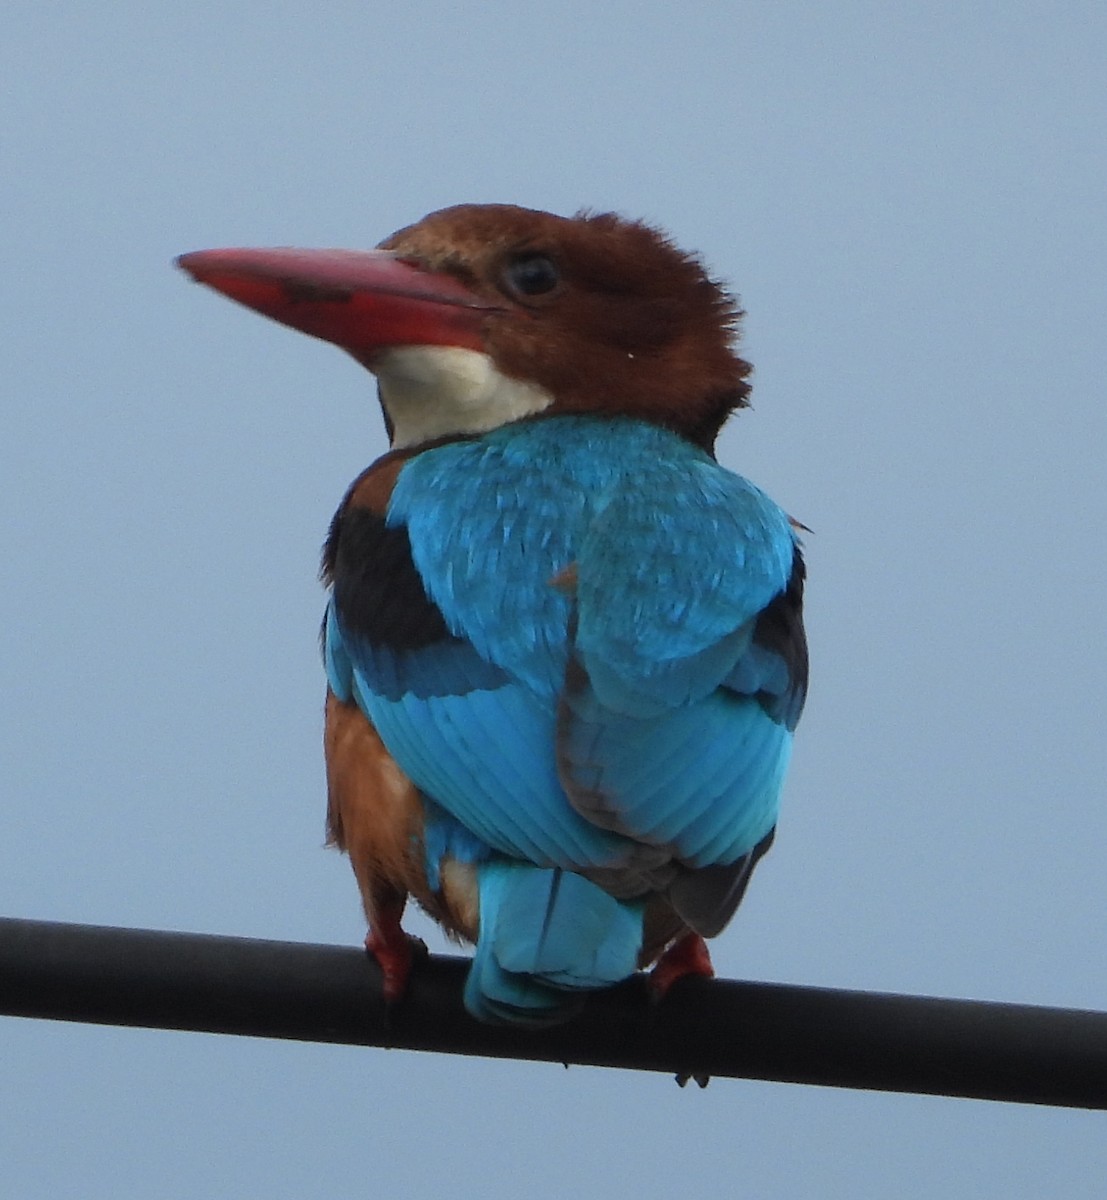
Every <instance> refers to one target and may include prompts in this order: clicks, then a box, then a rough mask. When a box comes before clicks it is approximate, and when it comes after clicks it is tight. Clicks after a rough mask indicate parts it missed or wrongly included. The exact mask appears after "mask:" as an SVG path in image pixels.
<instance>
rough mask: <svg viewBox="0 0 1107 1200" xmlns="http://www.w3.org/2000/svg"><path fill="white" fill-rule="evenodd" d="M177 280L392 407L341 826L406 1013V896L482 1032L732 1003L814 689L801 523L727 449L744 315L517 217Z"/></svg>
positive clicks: (561, 227) (226, 258)
mask: <svg viewBox="0 0 1107 1200" xmlns="http://www.w3.org/2000/svg"><path fill="white" fill-rule="evenodd" d="M179 262H180V265H181V266H182V267H183V268H184V269H185V270H186V271H188V272H189V273H190V274H191V275H192V276H193V277H194V278H195V279H197V280H199V281H200V282H201V283H205V284H208V285H209V286H211V287H213V288H215V289H216V290H218V291H220V292H222V293H224V294H225V295H227V296H229V297H231V298H232V299H235V300H238V301H240V302H241V303H243V304H245V305H248V306H249V307H251V308H254V309H256V310H257V311H259V312H262V313H264V314H266V315H267V316H270V317H273V318H275V319H276V320H278V321H282V322H284V323H285V324H286V325H291V326H293V327H294V328H296V329H300V330H302V331H304V332H306V333H310V334H313V335H314V336H316V337H319V338H323V339H325V340H327V341H330V342H333V343H335V344H337V345H338V346H341V347H342V348H343V349H345V350H347V351H349V352H350V353H351V354H352V355H353V356H354V357H355V358H356V359H357V360H358V361H359V362H361V363H363V364H364V365H365V366H366V367H367V368H368V369H369V370H370V371H372V372H373V373H374V374H375V375H376V377H377V380H378V385H379V390H380V399H381V404H382V407H383V410H384V419H385V423H386V425H387V428H388V432H389V435H390V438H391V449H390V450H389V452H388V453H387V454H385V455H384V456H383V457H382V458H380V459H378V460H377V462H375V463H374V464H373V465H372V466H370V467H369V468H368V469H367V470H365V471H364V472H363V473H362V474H361V475H360V476H358V478H357V479H356V480H354V482H353V484H352V485H351V486H350V488H349V490H348V491H347V493H346V496H345V498H344V499H343V501H342V503H341V505H340V506H339V509H338V512H337V514H336V515H335V517H334V520H333V522H332V523H331V527H330V533H329V535H328V537H327V541H326V547H325V549H324V553H323V578H324V581H325V582H326V584H327V585H328V587H329V588H330V600H329V604H328V607H327V612H326V617H325V620H324V626H323V644H324V657H325V661H326V672H327V681H328V684H329V688H328V692H327V702H326V728H325V748H326V762H327V782H328V792H329V801H328V829H329V833H330V837H331V839H332V841H333V842H334V843H335V844H337V845H338V846H340V847H341V848H342V849H344V850H345V851H346V852H347V853H348V854H349V856H350V859H351V862H352V864H353V868H354V872H355V874H356V876H357V881H358V885H359V887H360V890H361V895H362V900H363V903H364V907H365V913H366V916H367V918H368V921H369V927H370V932H369V936H368V938H367V939H366V945H367V946H368V948H369V949H370V950H371V951H372V953H373V954H374V955H375V957H376V959H377V960H378V962H379V963H380V966H381V968H382V970H383V973H384V985H385V994H386V996H387V997H388V998H390V999H398V998H399V997H400V996H401V995H402V993H403V990H404V987H405V984H406V981H407V978H408V973H409V971H410V969H411V962H412V946H411V942H410V940H409V939H408V937H407V936H406V935H405V933H404V932H403V930H402V929H401V925H400V918H401V915H402V913H403V909H404V905H405V902H406V900H407V898H408V897H409V896H414V897H415V899H416V900H417V901H418V902H419V904H420V905H421V906H422V907H423V908H424V909H425V910H426V911H427V912H428V913H429V914H430V915H431V916H432V917H434V918H435V919H436V920H437V921H439V922H440V923H441V924H442V925H443V927H444V928H445V929H446V930H447V932H448V933H450V934H451V935H453V936H455V937H458V938H461V939H463V940H465V941H467V942H471V943H473V944H474V945H475V947H476V950H475V953H474V958H473V964H472V968H471V970H470V973H469V978H468V982H467V984H466V991H465V1002H466V1005H467V1007H468V1008H469V1010H470V1012H472V1013H473V1014H474V1015H475V1016H477V1017H479V1018H481V1019H482V1020H488V1021H509V1022H518V1023H524V1024H533V1025H542V1024H546V1023H549V1022H553V1021H559V1020H564V1019H566V1018H568V1017H570V1016H571V1015H572V1014H573V1013H574V1012H576V1011H577V1010H578V1008H579V1006H580V1005H581V1004H582V1003H583V999H584V996H585V995H586V993H587V992H588V991H589V990H592V989H597V988H602V987H606V986H608V985H610V984H613V983H616V982H618V981H619V980H622V979H624V978H626V977H627V976H629V975H631V974H633V973H634V972H635V971H636V970H639V969H641V968H645V967H648V966H650V965H651V964H656V966H654V974H653V978H654V980H655V982H656V984H657V986H658V987H659V989H661V990H664V989H665V988H666V987H667V986H668V985H669V984H670V983H671V982H672V981H673V980H674V979H676V978H678V977H679V976H680V975H682V974H685V973H689V972H694V973H700V974H711V962H710V958H709V956H708V953H707V948H706V945H705V943H704V940H703V939H704V938H706V937H712V936H714V935H715V934H717V933H719V932H720V930H722V928H723V927H724V926H725V925H726V923H727V922H728V921H729V920H730V918H731V916H732V914H733V913H734V910H735V908H736V907H737V906H738V903H739V901H740V900H741V898H742V894H743V892H744V891H745V888H746V884H747V883H748V881H749V878H750V873H751V871H752V870H753V867H754V865H755V864H756V862H757V860H758V859H759V858H760V856H761V855H762V854H763V853H764V852H765V851H766V850H767V849H768V847H769V844H770V842H771V841H772V837H773V831H774V829H775V826H776V821H777V813H778V809H779V805H780V794H781V786H782V783H783V779H784V774H785V771H786V768H787V765H788V759H789V753H790V749H791V744H792V731H793V730H794V728H795V725H796V722H797V720H798V719H799V715H800V711H801V710H802V708H803V703H804V697H805V692H806V687H807V647H806V642H805V638H804V632H803V624H802V612H801V609H802V600H803V580H804V568H803V559H802V557H801V553H800V548H799V545H798V543H797V540H796V536H795V532H794V528H793V524H792V523H791V522H790V520H789V518H788V516H787V515H786V514H785V513H784V512H783V511H782V510H781V509H780V508H778V507H777V505H775V504H774V503H773V502H772V501H771V500H770V499H769V498H768V497H767V496H766V495H765V494H764V493H763V492H761V491H759V490H758V489H757V488H756V487H754V485H753V484H751V483H749V482H747V481H746V480H745V479H743V478H741V477H740V476H738V475H735V474H733V473H732V472H730V471H728V470H725V469H724V468H723V467H721V466H719V464H718V463H717V462H716V460H715V457H714V452H713V447H714V442H715V438H716V435H717V434H718V432H719V429H720V427H721V426H722V424H723V422H724V421H725V420H726V419H727V417H728V416H729V414H730V413H731V412H732V411H734V410H735V409H737V408H741V407H743V406H744V405H745V404H746V402H747V396H748V393H749V385H748V382H747V376H748V374H749V371H750V368H749V364H748V363H746V362H745V361H744V360H743V359H742V358H740V357H738V355H737V354H736V352H735V350H734V342H735V339H736V336H737V323H738V319H739V317H740V316H741V313H740V310H739V309H738V307H737V305H736V302H735V301H734V299H733V298H732V297H731V296H730V295H729V294H728V293H727V292H726V291H725V290H724V289H723V288H722V287H721V286H720V285H719V284H718V283H716V282H715V281H714V280H712V279H711V278H710V277H709V276H708V275H707V273H706V272H705V270H704V268H703V266H702V264H701V262H700V261H699V260H698V259H697V258H696V257H694V256H692V255H688V254H685V253H683V252H681V251H680V250H678V249H677V248H676V247H675V246H674V245H673V244H672V242H671V241H669V239H668V238H667V237H665V236H664V235H663V234H661V233H660V232H658V231H657V230H655V229H653V228H651V227H649V226H647V225H644V224H641V223H638V222H634V221H628V220H624V219H622V218H620V217H617V216H614V215H611V214H603V215H588V214H585V215H580V216H577V217H573V218H564V217H558V216H554V215H552V214H549V213H544V212H535V211H531V210H528V209H523V208H516V207H513V206H509V205H492V204H489V205H459V206H457V207H454V208H448V209H444V210H442V211H440V212H436V213H432V214H431V215H430V216H428V217H425V218H424V219H423V220H422V221H419V222H418V223H417V224H415V225H412V226H410V227H408V228H406V229H402V230H400V231H399V232H398V233H396V234H393V235H392V236H391V237H390V238H388V239H387V240H386V241H385V242H383V243H382V244H381V247H380V248H379V249H377V250H375V251H341V250H319V251H313V250H292V249H274V250H207V251H200V252H197V253H194V254H186V255H184V256H183V257H182V258H181V259H180V260H179Z"/></svg>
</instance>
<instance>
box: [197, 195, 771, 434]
mask: <svg viewBox="0 0 1107 1200" xmlns="http://www.w3.org/2000/svg"><path fill="white" fill-rule="evenodd" d="M179 261H180V264H181V266H182V267H184V268H185V269H186V270H187V271H189V272H190V273H191V274H192V275H193V276H194V277H195V278H196V279H198V280H199V281H201V282H204V283H208V284H210V285H211V286H213V287H215V288H216V289H218V290H220V291H222V292H224V293H225V294H227V295H229V296H231V297H232V298H234V299H236V300H240V301H241V302H242V303H244V304H247V305H249V306H250V307H252V308H255V309H257V310H259V311H261V312H264V313H266V314H267V315H269V316H272V317H274V318H275V319H277V320H280V321H283V322H284V323H286V324H289V325H292V326H294V327H295V328H298V329H302V330H303V331H304V332H307V333H311V334H314V335H315V336H317V337H322V338H325V339H326V340H328V341H332V342H335V343H336V344H338V345H340V346H342V347H343V348H344V349H346V350H348V351H349V352H350V353H351V354H353V355H354V356H355V357H356V358H357V359H358V360H359V361H360V362H362V363H364V364H365V366H367V367H368V368H369V369H370V370H372V371H373V372H374V373H375V374H376V375H377V376H378V379H379V381H380V385H381V399H382V403H383V405H384V408H385V413H386V417H387V418H388V420H389V424H390V428H391V429H392V430H393V431H394V440H395V441H396V443H397V444H407V445H410V444H416V443H418V442H419V441H421V440H428V439H430V438H434V437H441V436H448V435H449V434H452V433H471V432H481V431H483V430H486V429H490V428H494V427H496V426H497V425H500V424H503V423H505V422H506V421H509V420H513V419H518V418H521V417H527V416H533V415H536V414H538V413H549V414H553V413H567V412H572V413H585V412H588V413H603V414H606V415H626V416H635V417H640V418H643V419H646V420H649V421H652V422H654V423H656V424H661V425H665V426H667V427H669V428H671V429H674V430H676V431H677V432H678V433H680V434H682V435H683V436H685V437H687V438H689V439H690V440H692V441H694V442H696V443H698V444H700V445H703V446H705V447H708V448H710V447H711V445H712V444H713V442H714V439H715V436H716V434H717V433H718V431H719V428H720V427H721V425H722V424H723V422H724V421H725V420H726V418H727V416H728V415H729V414H730V413H731V412H732V411H733V410H734V409H736V408H739V407H741V406H743V405H744V404H745V403H746V400H747V396H748V394H749V384H748V383H747V376H748V375H749V372H750V367H749V364H748V363H746V362H745V361H744V360H743V359H741V358H739V357H738V356H737V354H736V353H735V352H734V349H733V343H734V341H735V339H736V335H737V323H738V319H739V317H740V316H741V313H740V310H739V309H738V306H737V304H736V302H735V301H734V299H733V298H732V297H731V296H730V295H729V294H728V293H727V292H726V291H725V290H724V289H723V288H722V287H721V286H720V285H719V284H718V283H716V282H715V281H713V280H712V279H711V278H710V277H709V276H708V275H707V273H706V271H705V270H704V267H703V265H702V264H701V262H700V261H699V259H698V258H696V257H695V256H693V255H689V254H685V253H684V252H682V251H681V250H678V249H677V248H676V247H675V246H674V245H673V243H672V242H671V241H670V240H669V239H668V238H667V237H666V236H665V235H664V234H662V233H661V232H659V231H658V230H656V229H653V228H651V227H650V226H648V225H644V224H642V223H640V222H636V221H628V220H625V219H623V218H621V217H617V216H615V215H613V214H610V213H604V214H599V215H588V214H582V215H578V216H576V217H570V218H567V217H558V216H554V215H553V214H551V213H544V212H536V211H533V210H531V209H525V208H517V207H514V206H511V205H499V204H485V205H476V204H465V205H458V206H456V207H453V208H447V209H442V210H441V211H439V212H435V213H431V214H430V215H429V216H427V217H424V218H423V220H421V221H419V222H418V223H417V224H415V225H410V226H408V227H407V228H405V229H401V230H400V231H399V232H397V233H395V234H393V235H392V236H391V237H389V238H387V239H386V240H385V241H384V242H382V243H381V246H380V248H379V249H378V250H377V251H368V252H366V251H360V252H359V251H297V250H214V251H201V252H198V253H196V254H189V255H184V256H183V257H182V258H181V259H180V260H179Z"/></svg>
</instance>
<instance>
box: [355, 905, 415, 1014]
mask: <svg viewBox="0 0 1107 1200" xmlns="http://www.w3.org/2000/svg"><path fill="white" fill-rule="evenodd" d="M402 912H403V905H400V907H399V910H398V911H396V910H394V909H392V908H382V909H381V910H380V911H379V912H378V913H377V919H376V921H375V922H374V923H373V928H372V929H370V930H369V932H368V933H367V934H366V935H365V949H366V950H368V951H369V953H370V954H371V955H372V956H373V957H374V958H375V959H376V960H377V965H378V966H379V967H380V969H381V974H382V975H383V976H384V981H383V984H382V988H381V990H382V992H383V993H384V1000H385V1003H386V1004H395V1003H397V1002H398V1001H400V1000H402V999H403V998H404V993H405V992H406V991H407V981H408V979H409V978H410V977H411V964H412V962H413V961H414V959H415V954H416V953H417V952H418V951H422V952H423V953H426V949H427V948H426V946H425V945H424V944H423V942H422V941H420V939H419V938H414V937H409V936H408V935H407V934H406V933H404V931H403V929H402V928H401V927H400V914H401V913H402Z"/></svg>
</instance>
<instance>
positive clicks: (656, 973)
mask: <svg viewBox="0 0 1107 1200" xmlns="http://www.w3.org/2000/svg"><path fill="white" fill-rule="evenodd" d="M685 975H701V976H703V978H704V979H714V978H715V968H714V967H713V966H712V965H711V954H710V952H709V951H708V949H707V943H706V942H705V941H704V940H703V938H701V937H700V935H699V934H698V933H686V934H685V935H684V936H683V937H682V938H678V939H677V941H675V942H673V944H672V945H671V946H670V947H669V948H668V950H666V951H665V953H664V954H663V955H662V956H661V957H660V958H659V959H658V960H657V963H656V965H655V966H654V968H653V970H652V971H651V972H650V986H651V987H652V988H653V990H654V992H655V993H656V995H657V998H658V999H659V1000H660V999H661V998H662V997H663V996H664V995H665V994H666V993H667V992H668V990H669V988H671V987H672V986H673V984H674V983H676V981H677V980H678V979H683V978H684V976H685Z"/></svg>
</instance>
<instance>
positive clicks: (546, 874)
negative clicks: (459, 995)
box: [465, 859, 645, 1025]
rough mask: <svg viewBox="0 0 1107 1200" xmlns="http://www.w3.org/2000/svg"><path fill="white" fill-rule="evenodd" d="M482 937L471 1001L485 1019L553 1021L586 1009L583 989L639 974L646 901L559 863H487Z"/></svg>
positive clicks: (481, 874) (471, 975)
mask: <svg viewBox="0 0 1107 1200" xmlns="http://www.w3.org/2000/svg"><path fill="white" fill-rule="evenodd" d="M479 878H480V939H479V941H478V943H477V949H476V953H475V955H474V957H473V966H472V968H471V970H470V972H469V978H468V981H467V982H466V985H465V1006H466V1008H467V1009H468V1010H469V1012H470V1013H472V1014H473V1016H475V1017H477V1018H478V1019H479V1020H482V1021H492V1022H508V1023H511V1024H522V1025H550V1024H555V1023H557V1022H559V1021H566V1020H568V1019H569V1018H570V1017H572V1016H573V1015H574V1014H575V1013H576V1012H578V1011H579V1009H580V1008H581V1006H582V1005H583V1002H584V995H583V993H585V992H587V991H592V990H596V989H598V988H604V987H608V986H610V985H611V984H614V983H618V982H619V981H620V980H622V979H625V978H626V977H627V976H628V975H632V974H633V973H634V971H635V969H636V968H637V966H638V954H639V950H640V949H641V945H642V917H643V912H644V907H645V906H644V904H643V903H641V902H636V901H625V900H616V899H615V898H614V897H613V896H609V895H608V894H607V892H605V891H603V890H601V889H600V888H598V887H597V886H596V885H595V884H594V883H590V882H589V881H588V880H587V879H585V878H583V877H582V876H580V875H575V874H573V873H572V872H568V871H562V870H559V869H557V868H552V869H551V868H542V867H534V866H531V865H529V864H526V863H520V862H510V861H505V860H504V859H496V860H493V861H491V862H486V863H483V864H481V866H480V868H479Z"/></svg>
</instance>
